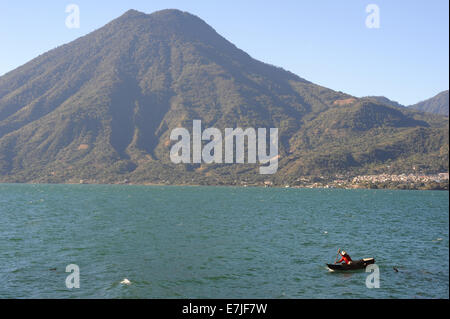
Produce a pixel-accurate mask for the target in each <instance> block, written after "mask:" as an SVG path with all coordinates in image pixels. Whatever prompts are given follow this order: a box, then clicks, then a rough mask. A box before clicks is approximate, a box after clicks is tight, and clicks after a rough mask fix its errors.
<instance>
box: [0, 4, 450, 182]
mask: <svg viewBox="0 0 450 319" xmlns="http://www.w3.org/2000/svg"><path fill="white" fill-rule="evenodd" d="M194 119H200V120H202V126H203V127H204V128H206V127H216V128H219V129H221V130H223V129H224V128H226V127H229V128H237V127H242V128H247V127H254V128H270V127H276V128H279V135H280V138H279V144H280V145H279V154H280V157H279V158H280V160H279V169H278V172H277V173H276V174H274V175H270V176H268V175H260V174H259V173H258V168H259V166H260V165H259V164H236V165H231V164H180V165H175V164H173V163H172V162H171V161H170V159H169V152H170V148H171V145H173V142H171V141H170V138H169V137H170V132H171V131H172V129H174V128H176V127H185V128H188V129H189V130H191V128H192V120H194ZM387 167H389V171H390V172H402V173H403V172H405V173H406V172H409V171H412V170H413V167H415V168H417V167H418V168H420V170H421V171H423V172H440V171H447V170H448V119H447V118H443V117H442V116H437V115H432V114H426V113H421V112H418V111H414V110H409V109H406V108H396V107H392V106H389V105H386V104H384V103H380V102H379V101H376V100H370V99H364V98H363V99H358V98H355V97H352V96H350V95H348V94H345V93H341V92H336V91H333V90H331V89H328V88H325V87H321V86H319V85H316V84H314V83H311V82H309V81H307V80H305V79H302V78H300V77H299V76H297V75H295V74H293V73H291V72H288V71H286V70H283V69H281V68H278V67H275V66H272V65H268V64H265V63H262V62H259V61H257V60H255V59H253V58H252V57H250V56H249V55H248V54H246V53H245V52H244V51H242V50H240V49H238V48H236V47H235V46H234V45H233V44H232V43H230V42H229V41H227V40H226V39H224V38H223V37H222V36H220V35H219V34H217V33H216V31H215V30H214V29H213V28H212V27H210V26H209V25H207V24H206V23H205V22H204V21H203V20H201V19H199V18H198V17H196V16H193V15H191V14H189V13H186V12H182V11H179V10H163V11H158V12H155V13H152V14H144V13H141V12H138V11H135V10H130V11H127V12H126V13H125V14H124V15H122V16H120V17H119V18H117V19H115V20H113V21H111V22H110V23H108V24H107V25H105V26H104V27H102V28H100V29H98V30H96V31H94V32H92V33H90V34H88V35H86V36H83V37H81V38H79V39H77V40H75V41H73V42H70V43H68V44H65V45H63V46H61V47H58V48H55V49H53V50H51V51H49V52H47V53H45V54H43V55H40V56H38V57H37V58H35V59H33V60H32V61H30V62H28V63H26V64H25V65H23V66H21V67H19V68H17V69H15V70H13V71H11V72H9V73H7V74H5V75H4V76H2V77H0V182H79V181H80V180H86V181H87V182H97V183H115V182H121V181H124V180H128V181H130V182H135V183H177V184H181V183H196V184H197V183H209V184H234V183H239V182H240V181H242V180H246V181H249V182H252V181H261V180H262V181H264V180H266V179H271V180H273V181H274V182H275V183H286V182H289V181H292V180H295V179H297V178H299V177H300V176H305V175H306V176H318V175H327V176H328V175H330V176H331V175H333V174H357V173H358V174H359V173H373V172H385V171H386V170H387Z"/></svg>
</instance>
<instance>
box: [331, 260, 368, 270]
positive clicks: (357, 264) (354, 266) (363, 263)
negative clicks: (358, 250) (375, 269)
mask: <svg viewBox="0 0 450 319" xmlns="http://www.w3.org/2000/svg"><path fill="white" fill-rule="evenodd" d="M374 263H375V259H374V258H364V259H360V260H355V261H352V262H351V263H350V264H348V265H346V264H327V266H328V268H329V269H330V270H358V269H364V268H366V267H367V265H370V264H374Z"/></svg>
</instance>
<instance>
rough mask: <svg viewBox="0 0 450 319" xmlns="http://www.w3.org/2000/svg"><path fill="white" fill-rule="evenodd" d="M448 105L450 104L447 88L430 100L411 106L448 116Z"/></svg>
mask: <svg viewBox="0 0 450 319" xmlns="http://www.w3.org/2000/svg"><path fill="white" fill-rule="evenodd" d="M448 105H449V104H448V90H447V91H443V92H441V93H439V94H437V95H436V96H434V97H432V98H430V99H428V100H425V101H422V102H419V103H417V104H414V105H411V106H410V108H412V109H415V110H419V111H423V112H430V113H435V114H442V115H445V116H448V109H449V106H448Z"/></svg>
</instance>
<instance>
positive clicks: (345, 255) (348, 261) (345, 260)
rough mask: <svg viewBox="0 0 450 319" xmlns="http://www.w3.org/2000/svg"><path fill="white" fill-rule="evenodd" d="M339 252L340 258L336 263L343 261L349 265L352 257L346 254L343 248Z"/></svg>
mask: <svg viewBox="0 0 450 319" xmlns="http://www.w3.org/2000/svg"><path fill="white" fill-rule="evenodd" d="M339 254H340V255H341V260H339V261H337V262H336V263H341V262H342V263H343V264H346V265H350V264H351V263H352V259H351V258H350V255H349V254H347V252H346V251H345V250H342V251H340V252H339Z"/></svg>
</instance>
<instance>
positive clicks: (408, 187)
mask: <svg viewBox="0 0 450 319" xmlns="http://www.w3.org/2000/svg"><path fill="white" fill-rule="evenodd" d="M8 184H9V185H97V186H159V187H161V186H173V187H236V188H277V189H280V188H284V189H321V190H330V189H342V190H358V189H365V190H400V191H401V190H407V191H408V190H411V191H414V190H417V191H447V192H448V191H449V188H448V185H449V184H448V182H447V183H443V184H444V185H445V186H446V188H445V187H440V188H427V187H426V186H427V185H426V184H425V186H424V187H414V185H413V184H410V185H408V184H402V185H405V186H406V187H379V186H377V185H376V184H374V185H351V186H347V187H344V186H339V187H335V186H330V185H328V184H327V185H321V186H319V185H315V186H311V185H305V186H290V185H270V186H265V185H261V184H248V185H235V184H167V183H133V182H127V183H123V182H116V183H96V182H88V181H84V182H83V183H74V182H63V183H51V182H2V181H0V185H8ZM441 184H442V183H441ZM374 186H375V187H374Z"/></svg>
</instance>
